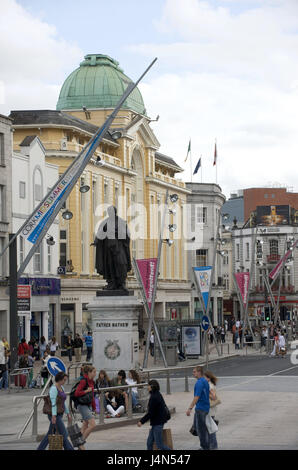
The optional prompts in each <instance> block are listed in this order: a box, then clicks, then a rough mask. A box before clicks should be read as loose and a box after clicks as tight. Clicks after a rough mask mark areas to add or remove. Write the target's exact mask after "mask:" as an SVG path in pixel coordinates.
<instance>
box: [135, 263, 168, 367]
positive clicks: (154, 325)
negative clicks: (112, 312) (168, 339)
mask: <svg viewBox="0 0 298 470" xmlns="http://www.w3.org/2000/svg"><path fill="white" fill-rule="evenodd" d="M132 261H133V266H134V270H135V273H136V277H137V280H138V281H139V285H140V286H141V293H142V296H143V301H144V306H145V312H146V315H147V317H148V318H150V310H149V305H148V301H147V298H146V294H145V291H144V286H143V283H142V281H141V275H140V271H139V267H138V265H137V263H136V260H135V259H134V258H133V259H132ZM157 276H158V271H157V270H156V277H157ZM152 324H153V328H154V333H155V338H156V340H157V342H158V345H159V349H160V352H161V355H162V359H163V362H164V366H165V367H168V364H167V361H166V357H165V354H164V350H163V347H162V343H161V340H160V336H159V331H158V328H157V325H156V323H155V320H154V318H153V320H152ZM155 338H154V357H155V344H156V341H155Z"/></svg>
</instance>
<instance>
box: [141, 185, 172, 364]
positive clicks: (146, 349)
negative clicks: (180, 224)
mask: <svg viewBox="0 0 298 470" xmlns="http://www.w3.org/2000/svg"><path fill="white" fill-rule="evenodd" d="M168 197H169V190H168V189H167V192H166V199H165V207H164V213H163V217H162V224H161V229H160V235H159V243H158V253H157V265H156V276H155V281H154V287H153V294H152V304H151V311H150V318H149V324H148V333H147V341H146V348H145V356H144V363H143V368H144V369H145V368H146V367H147V364H148V353H149V342H150V334H151V329H152V324H153V319H154V307H155V298H156V290H157V281H158V273H159V265H160V256H161V248H162V243H163V233H164V228H165V220H166V211H167V207H168Z"/></svg>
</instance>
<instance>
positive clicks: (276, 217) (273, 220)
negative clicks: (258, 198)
mask: <svg viewBox="0 0 298 470" xmlns="http://www.w3.org/2000/svg"><path fill="white" fill-rule="evenodd" d="M289 223H290V206H257V225H268V226H272V225H273V226H274V225H287V224H288V225H289Z"/></svg>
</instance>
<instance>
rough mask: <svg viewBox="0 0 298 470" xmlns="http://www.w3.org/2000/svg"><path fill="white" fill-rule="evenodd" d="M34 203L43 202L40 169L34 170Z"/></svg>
mask: <svg viewBox="0 0 298 470" xmlns="http://www.w3.org/2000/svg"><path fill="white" fill-rule="evenodd" d="M33 189H34V202H35V203H36V202H40V201H41V200H42V175H41V171H40V170H39V168H36V169H35V170H34V182H33Z"/></svg>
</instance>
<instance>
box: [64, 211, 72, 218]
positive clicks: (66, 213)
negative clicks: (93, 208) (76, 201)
mask: <svg viewBox="0 0 298 470" xmlns="http://www.w3.org/2000/svg"><path fill="white" fill-rule="evenodd" d="M62 217H63V219H64V220H70V219H72V218H73V213H72V212H70V211H69V210H66V211H65V212H63V214H62Z"/></svg>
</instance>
